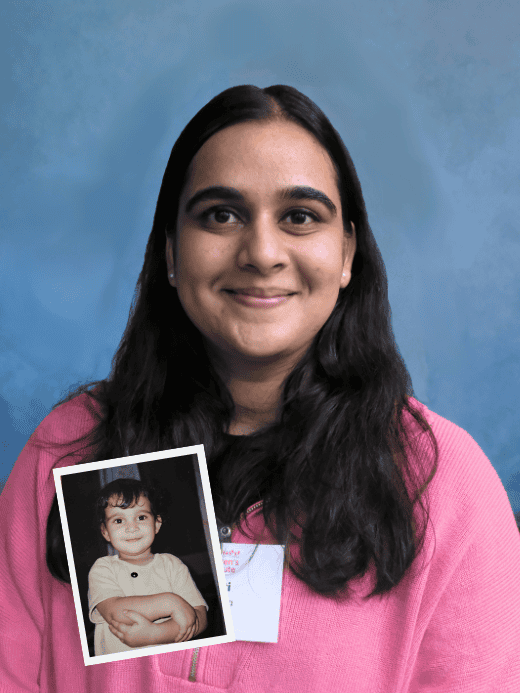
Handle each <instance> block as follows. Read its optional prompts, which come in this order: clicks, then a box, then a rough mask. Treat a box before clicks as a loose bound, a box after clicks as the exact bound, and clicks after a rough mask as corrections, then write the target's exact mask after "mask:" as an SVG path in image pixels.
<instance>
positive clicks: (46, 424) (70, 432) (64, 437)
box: [30, 393, 99, 443]
mask: <svg viewBox="0 0 520 693" xmlns="http://www.w3.org/2000/svg"><path fill="white" fill-rule="evenodd" d="M98 412H99V405H98V404H97V403H96V401H95V400H94V399H93V398H92V397H91V396H90V395H89V394H88V393H83V394H80V395H78V396H77V397H74V398H73V399H70V400H68V401H66V402H63V403H62V404H59V405H58V406H57V407H55V408H54V409H52V410H51V411H50V412H49V414H47V416H46V417H45V418H44V419H43V421H42V422H41V423H40V424H39V426H38V427H37V428H36V430H35V431H34V433H33V434H32V436H31V438H30V440H31V441H32V442H36V441H39V442H43V443H66V442H67V441H73V440H75V439H77V438H80V437H81V436H83V435H85V434H86V433H88V431H89V430H90V429H91V428H92V427H93V425H94V424H95V423H96V422H97V419H98V416H97V415H98Z"/></svg>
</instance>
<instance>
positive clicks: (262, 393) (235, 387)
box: [226, 378, 283, 435]
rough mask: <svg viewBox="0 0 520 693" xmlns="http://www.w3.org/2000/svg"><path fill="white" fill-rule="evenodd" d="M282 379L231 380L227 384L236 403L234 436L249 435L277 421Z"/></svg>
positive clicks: (232, 430)
mask: <svg viewBox="0 0 520 693" xmlns="http://www.w3.org/2000/svg"><path fill="white" fill-rule="evenodd" d="M282 382H283V381H281V380H280V378H274V379H266V380H250V379H247V378H246V379H241V378H231V379H230V380H228V382H227V383H226V385H227V387H228V389H229V391H230V394H231V397H232V398H233V401H234V403H235V418H234V420H233V421H232V423H231V426H230V427H229V431H228V433H231V434H232V435H249V434H250V433H254V431H256V430H258V429H259V428H261V427H262V426H264V425H265V424H268V423H271V422H272V421H275V420H276V416H277V413H278V407H279V402H280V392H281V384H282Z"/></svg>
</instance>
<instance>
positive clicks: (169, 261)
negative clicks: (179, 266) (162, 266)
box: [166, 236, 177, 286]
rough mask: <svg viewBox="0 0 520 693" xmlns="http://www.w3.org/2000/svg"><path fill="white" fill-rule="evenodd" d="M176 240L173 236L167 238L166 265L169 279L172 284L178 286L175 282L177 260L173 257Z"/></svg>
mask: <svg viewBox="0 0 520 693" xmlns="http://www.w3.org/2000/svg"><path fill="white" fill-rule="evenodd" d="M173 244H174V240H173V238H172V237H171V236H168V237H167V238H166V266H167V268H168V281H169V282H170V285H171V286H177V284H176V283H175V260H174V257H173Z"/></svg>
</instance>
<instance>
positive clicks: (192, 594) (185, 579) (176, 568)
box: [88, 479, 208, 655]
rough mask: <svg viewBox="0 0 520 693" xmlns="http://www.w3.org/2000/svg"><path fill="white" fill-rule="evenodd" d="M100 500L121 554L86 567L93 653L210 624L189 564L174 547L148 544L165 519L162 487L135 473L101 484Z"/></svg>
mask: <svg viewBox="0 0 520 693" xmlns="http://www.w3.org/2000/svg"><path fill="white" fill-rule="evenodd" d="M96 507H97V510H98V518H97V521H98V522H99V526H100V529H101V534H102V535H103V537H104V538H105V539H106V540H107V541H108V542H110V543H111V544H112V546H113V547H114V549H116V551H117V552H118V555H114V556H104V557H103V558H98V560H97V561H96V562H95V563H94V565H93V566H92V568H91V570H90V572H89V595H88V596H89V616H90V620H91V621H92V622H93V623H95V624H96V630H95V634H94V649H95V654H96V655H103V654H111V653H116V652H126V651H128V650H133V649H135V648H141V647H150V646H153V645H164V644H167V643H178V642H185V641H187V640H190V639H192V638H194V637H195V636H197V635H198V634H199V633H201V632H202V631H203V630H204V629H205V628H206V626H207V615H206V612H207V608H208V607H207V604H206V602H205V600H204V599H203V597H202V595H201V594H200V592H199V590H198V589H197V587H196V586H195V583H194V582H193V579H192V577H191V575H190V572H189V570H188V568H187V567H186V566H185V565H184V563H183V562H182V561H181V560H180V559H178V558H177V557H176V556H173V555H172V554H169V553H156V554H153V553H152V551H151V548H152V544H153V542H154V539H155V535H156V534H157V532H158V531H159V530H160V528H161V526H162V517H161V515H160V513H159V509H158V507H157V495H156V494H155V492H154V490H153V489H152V488H151V487H147V486H146V485H145V484H143V483H142V482H141V481H138V480H136V479H116V480H114V481H112V482H111V483H109V484H107V485H106V486H105V487H104V488H102V489H101V491H100V493H99V496H98V499H97V503H96Z"/></svg>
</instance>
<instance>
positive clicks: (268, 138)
mask: <svg viewBox="0 0 520 693" xmlns="http://www.w3.org/2000/svg"><path fill="white" fill-rule="evenodd" d="M350 231H351V233H350V234H349V235H347V234H346V233H345V231H344V229H343V221H342V209H341V201H340V196H339V191H338V187H337V183H336V174H335V170H334V167H333V164H332V162H331V159H330V157H329V155H328V153H327V152H326V150H325V149H323V147H322V146H321V145H320V144H319V143H318V141H317V140H315V139H314V137H313V136H312V135H311V134H310V133H308V132H307V131H306V130H305V129H303V128H302V127H300V126H299V125H296V124H294V123H290V122H286V121H271V122H265V121H264V122H258V121H256V122H249V123H241V124H238V125H233V126H231V127H229V128H226V129H224V130H221V131H220V132H218V133H216V134H215V135H213V137H211V138H210V139H209V140H208V141H207V142H206V143H205V144H204V145H203V146H202V147H201V149H200V150H199V151H198V152H197V154H196V156H195V157H194V159H193V161H192V163H191V166H190V169H189V171H188V178H187V183H186V185H185V188H184V190H183V192H182V195H181V199H180V204H179V214H178V218H177V238H176V247H173V242H172V241H171V239H169V240H168V242H167V248H166V256H167V262H168V273H169V275H170V273H172V272H173V273H174V278H171V277H169V281H170V283H171V284H172V285H173V286H175V287H176V288H177V291H178V295H179V299H180V301H181V304H182V305H183V307H184V310H185V311H186V313H187V315H188V316H189V318H190V319H191V321H192V322H193V323H194V324H195V326H196V327H197V328H198V329H199V330H200V332H201V333H202V334H203V335H204V336H205V337H206V338H207V339H208V340H209V342H210V344H211V345H212V346H213V347H214V348H216V351H217V355H218V356H220V357H222V358H224V363H227V364H228V365H230V366H231V367H232V366H233V363H234V362H235V363H238V361H237V359H238V360H239V361H243V360H244V359H245V360H246V361H250V362H258V361H260V362H266V360H269V361H277V362H284V361H287V363H288V364H289V363H290V364H293V363H296V362H297V360H298V359H299V358H300V357H301V356H302V355H303V354H304V353H305V351H306V350H307V348H308V347H309V345H310V344H311V342H312V340H313V338H314V337H315V335H316V334H317V332H318V331H319V330H320V328H321V327H322V326H323V325H324V323H325V322H326V320H327V318H328V317H329V316H330V314H331V312H332V310H333V308H334V306H335V304H336V301H337V298H338V292H339V290H340V288H343V287H345V286H347V284H348V283H349V281H350V276H351V274H350V272H351V267H352V260H353V257H354V253H355V249H356V241H355V234H354V232H355V229H354V227H353V226H352V229H351V230H350Z"/></svg>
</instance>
